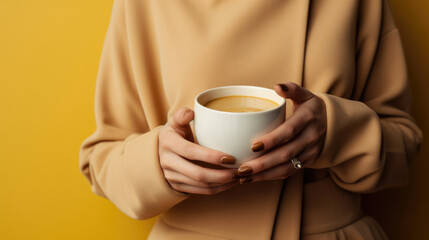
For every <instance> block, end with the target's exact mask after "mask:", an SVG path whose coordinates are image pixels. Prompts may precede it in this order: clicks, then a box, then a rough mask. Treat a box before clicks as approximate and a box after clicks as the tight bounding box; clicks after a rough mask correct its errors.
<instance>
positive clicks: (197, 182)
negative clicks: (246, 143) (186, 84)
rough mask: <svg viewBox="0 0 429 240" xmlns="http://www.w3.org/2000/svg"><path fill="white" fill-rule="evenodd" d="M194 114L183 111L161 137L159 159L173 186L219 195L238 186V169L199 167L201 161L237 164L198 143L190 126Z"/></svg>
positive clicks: (178, 111) (164, 128)
mask: <svg viewBox="0 0 429 240" xmlns="http://www.w3.org/2000/svg"><path fill="white" fill-rule="evenodd" d="M193 118H194V112H193V111H192V110H190V109H187V108H180V109H179V110H177V111H176V113H175V114H173V116H172V117H171V118H170V119H169V120H168V123H167V124H166V125H165V126H164V127H163V128H162V129H161V130H160V133H159V149H158V151H159V158H160V165H161V168H162V171H163V172H164V176H165V178H166V179H167V181H168V183H169V184H170V186H171V187H172V188H173V189H175V190H177V191H179V192H185V193H194V194H208V195H211V194H216V193H219V192H222V191H225V190H227V189H229V188H232V187H233V186H235V185H236V184H237V183H238V176H237V174H235V176H236V177H235V178H234V177H233V175H234V172H237V169H213V168H205V167H202V166H200V165H197V164H195V163H194V162H193V161H192V160H197V161H201V162H205V163H209V164H213V165H219V166H220V165H221V163H223V164H228V163H229V164H233V163H234V162H235V159H234V158H233V157H232V156H230V155H227V154H225V153H222V152H219V151H216V150H212V149H208V148H205V147H202V146H200V145H198V144H195V143H194V141H193V140H194V138H193V134H192V130H191V127H190V126H189V123H190V122H191V121H192V119H193Z"/></svg>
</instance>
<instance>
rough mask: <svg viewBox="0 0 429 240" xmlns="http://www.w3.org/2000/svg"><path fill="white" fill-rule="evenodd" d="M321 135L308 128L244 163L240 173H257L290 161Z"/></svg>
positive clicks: (239, 170)
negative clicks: (284, 142)
mask: <svg viewBox="0 0 429 240" xmlns="http://www.w3.org/2000/svg"><path fill="white" fill-rule="evenodd" d="M319 140H320V136H319V134H318V133H317V131H316V130H315V129H314V128H306V129H305V130H303V131H302V132H301V133H300V134H299V135H298V136H297V137H296V138H294V139H293V140H291V141H289V142H287V143H286V144H283V145H282V146H280V147H277V148H275V149H273V150H272V151H270V152H267V153H265V154H264V155H262V156H260V157H258V158H256V159H253V160H251V161H248V162H246V163H244V164H242V165H241V166H240V167H239V168H238V174H239V175H246V174H249V173H252V174H255V173H259V172H262V171H264V170H266V169H269V168H272V167H274V166H277V165H279V164H282V163H285V162H287V161H289V160H290V159H291V158H293V157H294V156H296V155H298V154H299V153H300V152H301V151H303V150H304V149H305V148H307V147H308V146H311V145H314V144H316V143H317V142H318V141H319Z"/></svg>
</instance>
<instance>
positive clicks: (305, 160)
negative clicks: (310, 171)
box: [295, 141, 323, 167]
mask: <svg viewBox="0 0 429 240" xmlns="http://www.w3.org/2000/svg"><path fill="white" fill-rule="evenodd" d="M322 146H323V141H319V142H317V143H316V144H314V145H312V146H309V147H307V148H306V149H305V150H304V151H302V152H301V153H299V154H298V155H296V156H295V157H296V158H298V160H299V161H301V162H302V165H303V167H309V166H311V164H312V163H313V162H314V160H315V159H316V158H317V156H318V155H319V153H320V151H321V149H322Z"/></svg>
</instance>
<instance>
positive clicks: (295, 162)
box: [290, 157, 302, 169]
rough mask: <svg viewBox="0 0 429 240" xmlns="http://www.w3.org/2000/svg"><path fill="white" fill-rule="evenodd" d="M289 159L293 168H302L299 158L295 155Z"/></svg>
mask: <svg viewBox="0 0 429 240" xmlns="http://www.w3.org/2000/svg"><path fill="white" fill-rule="evenodd" d="M290 161H291V162H292V164H293V167H294V168H296V169H301V168H302V162H301V161H299V159H298V158H297V157H293V158H291V159H290Z"/></svg>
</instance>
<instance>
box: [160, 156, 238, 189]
mask: <svg viewBox="0 0 429 240" xmlns="http://www.w3.org/2000/svg"><path fill="white" fill-rule="evenodd" d="M162 157H163V160H162V161H161V165H162V168H163V169H166V170H173V171H176V172H178V173H180V174H182V175H184V176H187V177H189V178H191V179H193V180H194V181H197V182H211V183H229V182H232V181H233V180H234V175H233V174H234V172H236V171H237V170H236V169H212V168H205V167H201V166H198V165H196V164H194V163H192V162H190V161H188V160H186V159H183V158H181V157H180V156H178V155H176V154H174V153H171V152H170V153H165V154H164V155H163V156H162Z"/></svg>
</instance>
